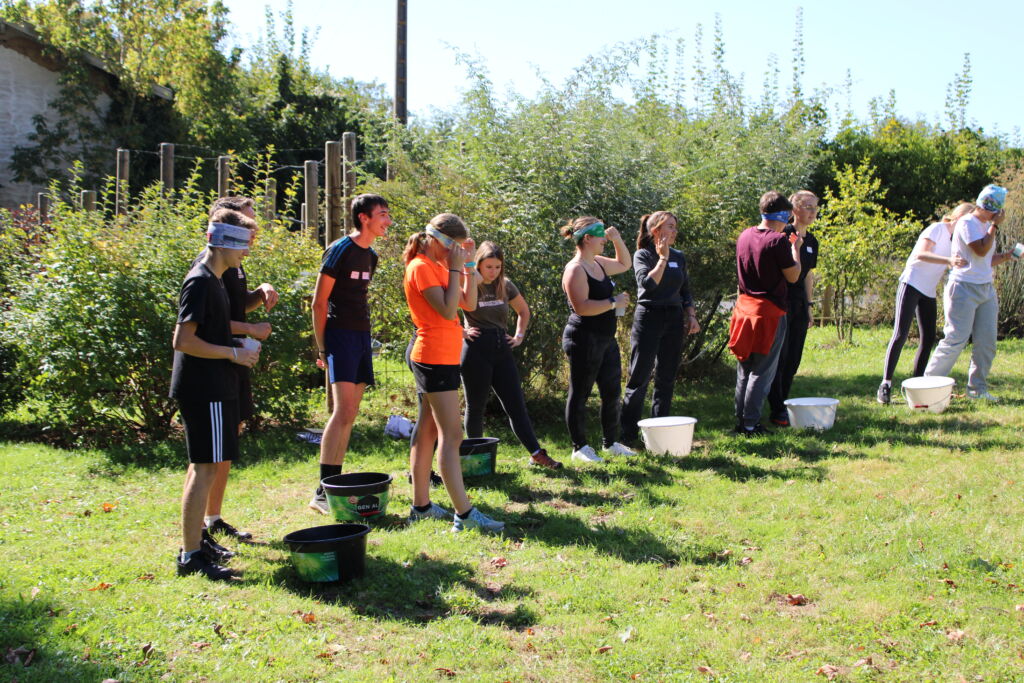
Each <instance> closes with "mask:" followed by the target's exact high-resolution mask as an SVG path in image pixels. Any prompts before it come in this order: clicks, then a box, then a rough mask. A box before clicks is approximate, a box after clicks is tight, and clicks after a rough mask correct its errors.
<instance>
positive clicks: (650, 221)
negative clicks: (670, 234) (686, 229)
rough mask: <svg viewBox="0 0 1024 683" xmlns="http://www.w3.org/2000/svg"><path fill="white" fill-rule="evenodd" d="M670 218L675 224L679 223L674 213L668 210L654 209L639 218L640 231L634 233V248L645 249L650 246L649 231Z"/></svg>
mask: <svg viewBox="0 0 1024 683" xmlns="http://www.w3.org/2000/svg"><path fill="white" fill-rule="evenodd" d="M670 218H671V219H672V220H673V221H675V222H676V225H678V224H679V221H678V220H676V216H675V214H673V213H672V212H670V211H655V212H653V213H649V214H647V215H646V216H643V217H642V218H641V219H640V232H638V233H637V235H636V248H637V249H645V248H647V247H649V246H651V231H652V230H654V229H655V228H660V227H661V226H662V225H663V224H664V223H665V221H667V220H668V219H670Z"/></svg>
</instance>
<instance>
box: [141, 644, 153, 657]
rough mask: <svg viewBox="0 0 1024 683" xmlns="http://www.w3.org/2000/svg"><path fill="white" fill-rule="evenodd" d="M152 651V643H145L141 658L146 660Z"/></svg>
mask: <svg viewBox="0 0 1024 683" xmlns="http://www.w3.org/2000/svg"><path fill="white" fill-rule="evenodd" d="M152 651H153V643H146V644H145V645H143V646H142V658H143V659H146V658H147V657H149V653H150V652H152Z"/></svg>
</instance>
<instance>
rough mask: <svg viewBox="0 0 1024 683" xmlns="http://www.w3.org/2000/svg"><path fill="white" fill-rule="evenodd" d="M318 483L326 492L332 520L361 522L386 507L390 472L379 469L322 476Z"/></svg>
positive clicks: (389, 486) (381, 512) (379, 513)
mask: <svg viewBox="0 0 1024 683" xmlns="http://www.w3.org/2000/svg"><path fill="white" fill-rule="evenodd" d="M320 485H321V486H323V487H324V492H325V493H326V494H327V504H328V505H330V506H331V512H333V513H334V519H336V520H337V521H339V522H361V521H363V520H366V519H371V518H373V517H378V516H380V515H383V514H384V512H385V511H386V510H387V507H388V497H389V495H390V489H391V475H390V474H384V473H383V472H348V473H345V474H335V475H332V476H330V477H325V478H324V479H323V480H322V481H321V482H320Z"/></svg>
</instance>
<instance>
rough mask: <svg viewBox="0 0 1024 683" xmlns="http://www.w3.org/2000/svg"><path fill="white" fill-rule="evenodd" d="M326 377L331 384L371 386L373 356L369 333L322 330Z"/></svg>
mask: <svg viewBox="0 0 1024 683" xmlns="http://www.w3.org/2000/svg"><path fill="white" fill-rule="evenodd" d="M324 345H325V346H326V351H327V377H328V379H330V381H331V384H334V383H335V382H351V383H352V384H373V383H374V382H373V355H372V352H371V350H370V333H369V332H358V331H355V330H332V329H330V328H328V329H326V330H324Z"/></svg>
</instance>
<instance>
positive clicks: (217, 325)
mask: <svg viewBox="0 0 1024 683" xmlns="http://www.w3.org/2000/svg"><path fill="white" fill-rule="evenodd" d="M178 322H179V323H188V322H194V323H196V336H197V337H199V338H200V339H202V340H203V341H205V342H209V343H210V344H217V345H219V346H235V345H236V344H235V341H234V339H232V337H231V307H230V304H229V303H228V294H227V292H226V291H225V289H224V283H223V282H221V280H220V278H218V277H217V276H216V275H214V274H213V273H212V272H211V271H210V269H209V268H207V267H206V264H204V263H200V264H198V265H196V266H194V267H193V268H192V269H191V270H190V271H188V275H186V276H185V282H184V283H182V285H181V294H180V296H179V298H178ZM232 365H233V363H232V362H231V361H229V360H221V359H215V358H197V357H196V356H190V355H188V354H185V353H182V352H181V351H175V352H174V369H173V370H172V372H171V393H170V396H171V398H176V399H178V400H181V401H224V400H229V399H237V398H238V375H237V373H235V372H234V371H233V368H232Z"/></svg>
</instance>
